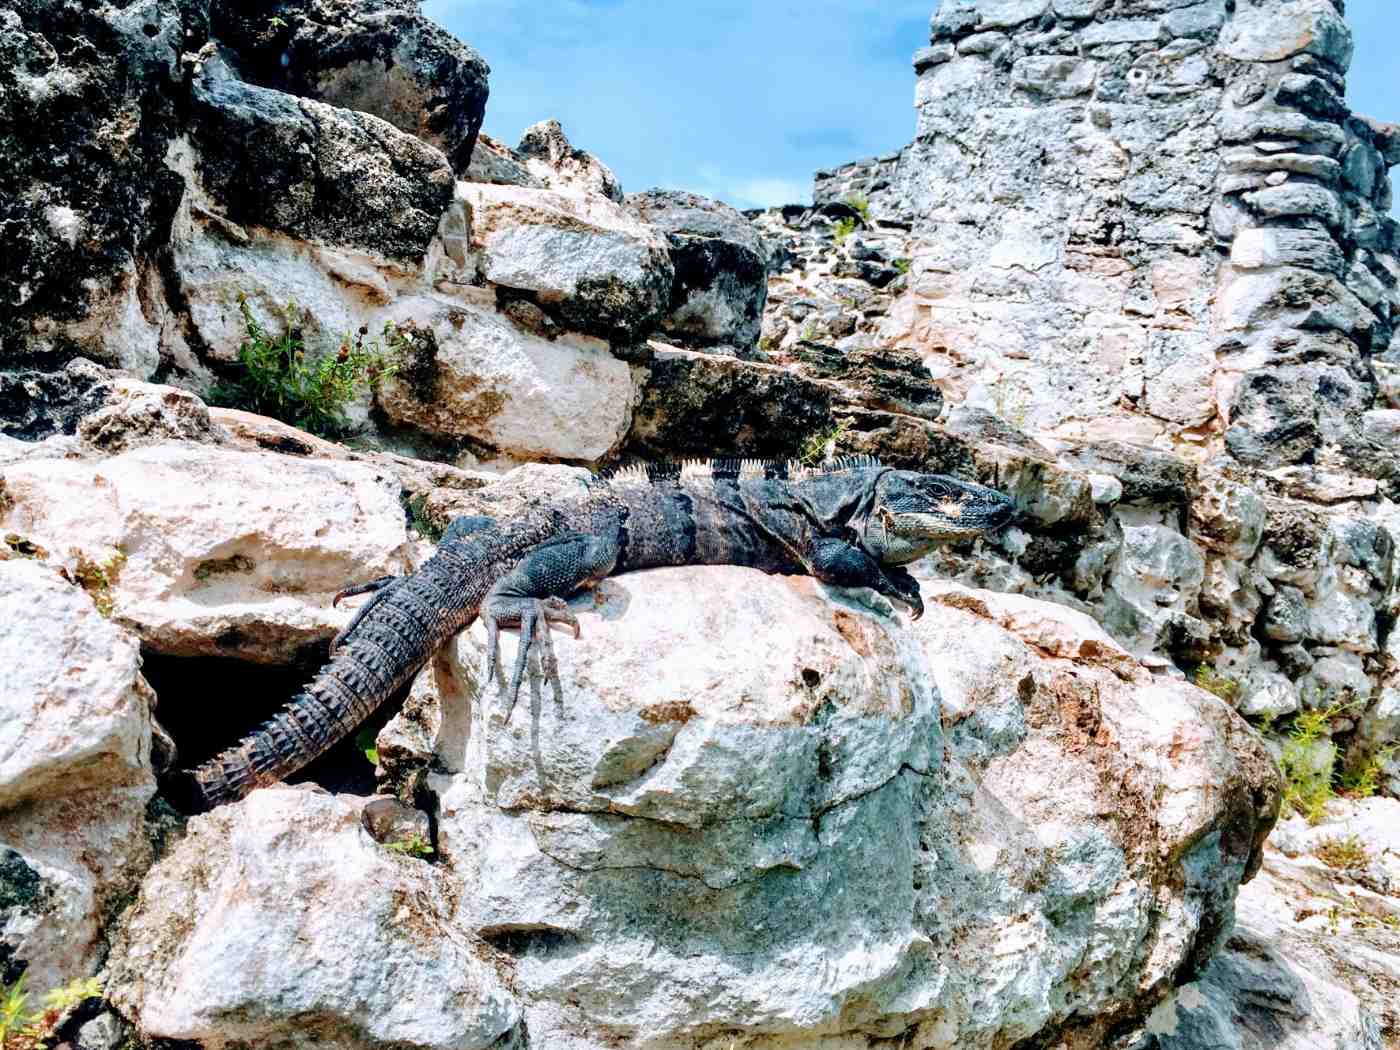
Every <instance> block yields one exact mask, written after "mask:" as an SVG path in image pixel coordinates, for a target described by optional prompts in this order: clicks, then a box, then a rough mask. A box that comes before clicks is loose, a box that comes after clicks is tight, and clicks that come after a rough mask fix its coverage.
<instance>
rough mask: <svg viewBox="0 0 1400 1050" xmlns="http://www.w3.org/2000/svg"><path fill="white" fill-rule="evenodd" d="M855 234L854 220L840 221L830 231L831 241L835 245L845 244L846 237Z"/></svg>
mask: <svg viewBox="0 0 1400 1050" xmlns="http://www.w3.org/2000/svg"><path fill="white" fill-rule="evenodd" d="M855 232H856V220H855V219H842V220H841V221H840V222H838V223H837V224H836V225H835V226H833V227H832V230H831V239H832V240H833V241H835V242H836V243H837V244H843V243H845V240H846V238H847V237H849V236H850V235H851V234H853V233H855Z"/></svg>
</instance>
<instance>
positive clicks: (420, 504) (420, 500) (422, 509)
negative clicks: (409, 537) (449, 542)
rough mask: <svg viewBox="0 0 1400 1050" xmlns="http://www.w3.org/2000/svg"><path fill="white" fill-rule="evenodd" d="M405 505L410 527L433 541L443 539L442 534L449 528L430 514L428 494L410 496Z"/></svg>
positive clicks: (436, 541)
mask: <svg viewBox="0 0 1400 1050" xmlns="http://www.w3.org/2000/svg"><path fill="white" fill-rule="evenodd" d="M405 506H406V507H407V508H408V518H409V527H410V528H412V529H413V531H414V532H416V533H418V535H420V536H422V537H423V538H424V539H425V540H428V541H429V542H431V543H438V542H440V541H441V540H442V534H443V533H444V532H446V531H447V530H446V529H445V528H443V527H442V526H441V525H439V524H438V523H437V522H435V521H433V519H432V518H431V517H430V516H429V515H428V497H427V496H426V495H424V494H423V493H419V494H418V495H416V496H409V497H408V500H407V502H406V503H405Z"/></svg>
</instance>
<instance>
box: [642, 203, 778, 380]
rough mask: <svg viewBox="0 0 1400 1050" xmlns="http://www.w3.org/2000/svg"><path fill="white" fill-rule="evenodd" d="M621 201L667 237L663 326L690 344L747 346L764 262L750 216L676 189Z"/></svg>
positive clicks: (764, 282)
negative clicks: (671, 271) (669, 269)
mask: <svg viewBox="0 0 1400 1050" xmlns="http://www.w3.org/2000/svg"><path fill="white" fill-rule="evenodd" d="M627 207H628V209H629V210H631V211H634V212H636V213H637V214H638V215H640V216H641V217H642V219H643V220H644V221H646V222H648V223H651V224H652V225H653V226H655V227H657V228H658V229H660V230H662V231H663V232H664V233H665V234H666V236H667V238H668V239H669V240H670V242H671V262H672V264H673V265H674V266H675V270H676V277H675V284H674V285H673V286H672V288H671V303H670V312H669V313H668V314H667V316H666V317H665V319H664V320H663V321H662V323H661V327H662V329H663V330H664V331H665V332H666V333H667V334H668V335H670V336H671V337H672V338H673V339H676V340H678V341H681V342H683V343H689V344H691V345H694V346H695V347H697V348H701V347H707V346H728V347H733V348H734V349H735V350H737V351H739V352H741V353H742V352H745V351H748V350H751V349H752V348H753V347H754V344H756V343H757V342H758V333H759V327H760V324H761V322H762V319H763V304H764V302H765V300H766V299H767V298H768V268H767V265H766V263H765V259H764V250H763V245H762V242H761V241H760V239H759V235H758V231H757V230H756V229H754V227H753V226H752V224H751V223H750V222H749V221H748V220H747V219H745V218H744V216H743V215H741V214H740V213H739V212H737V211H735V210H734V209H733V208H731V207H729V205H727V204H721V203H720V202H719V201H713V200H708V199H706V198H705V197H701V196H698V195H697V194H694V193H683V192H680V191H676V190H648V191H647V192H646V193H634V194H632V195H631V196H629V197H628V198H627Z"/></svg>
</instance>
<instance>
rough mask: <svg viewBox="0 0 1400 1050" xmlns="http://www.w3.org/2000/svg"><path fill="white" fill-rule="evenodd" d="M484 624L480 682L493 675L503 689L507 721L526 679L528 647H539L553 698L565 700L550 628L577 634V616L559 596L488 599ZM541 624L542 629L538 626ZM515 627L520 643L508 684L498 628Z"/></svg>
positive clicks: (560, 700) (483, 613) (542, 665)
mask: <svg viewBox="0 0 1400 1050" xmlns="http://www.w3.org/2000/svg"><path fill="white" fill-rule="evenodd" d="M481 619H482V622H483V623H484V624H485V625H486V666H485V668H484V671H483V675H482V679H483V685H484V683H486V682H489V681H490V680H491V679H492V678H496V679H497V680H498V682H499V683H500V685H501V687H502V688H503V689H504V690H505V691H506V694H507V697H508V699H507V701H506V718H505V720H506V721H507V722H509V721H510V716H511V714H512V713H513V712H514V711H515V702H516V700H517V699H518V698H519V696H520V684H521V682H523V681H524V679H525V672H526V669H527V665H528V664H529V659H530V652H531V650H533V649H535V648H536V647H538V651H539V664H540V670H541V671H542V672H543V674H544V677H545V680H546V681H547V682H548V683H549V685H550V688H551V689H553V691H554V701H555V703H558V704H563V702H564V686H563V683H561V682H560V680H559V661H558V659H557V658H556V657H555V655H554V643H553V641H552V640H551V639H550V636H549V629H550V627H551V626H552V625H554V624H564V625H565V626H567V627H572V628H573V631H574V637H575V638H578V637H580V631H579V622H578V617H577V616H575V615H574V614H573V611H572V610H571V609H570V608H569V606H568V604H567V603H566V602H565V601H564V600H563V599H562V598H505V597H496V598H493V599H490V600H488V601H487V603H486V605H485V607H484V608H483V609H482V613H481ZM541 625H543V628H544V629H543V630H541V629H540V627H541ZM502 627H518V628H519V629H520V646H519V648H518V649H517V650H516V655H515V670H514V672H513V673H512V674H511V679H510V684H509V685H507V684H506V681H505V675H504V673H503V669H502V667H501V641H500V639H501V628H502Z"/></svg>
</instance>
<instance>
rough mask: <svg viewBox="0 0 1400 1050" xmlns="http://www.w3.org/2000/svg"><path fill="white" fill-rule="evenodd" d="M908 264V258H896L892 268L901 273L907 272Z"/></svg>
mask: <svg viewBox="0 0 1400 1050" xmlns="http://www.w3.org/2000/svg"><path fill="white" fill-rule="evenodd" d="M909 266H910V260H908V259H896V260H895V261H894V268H895V269H896V270H898V271H899V272H900V273H902V274H907V273H908V272H909Z"/></svg>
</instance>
